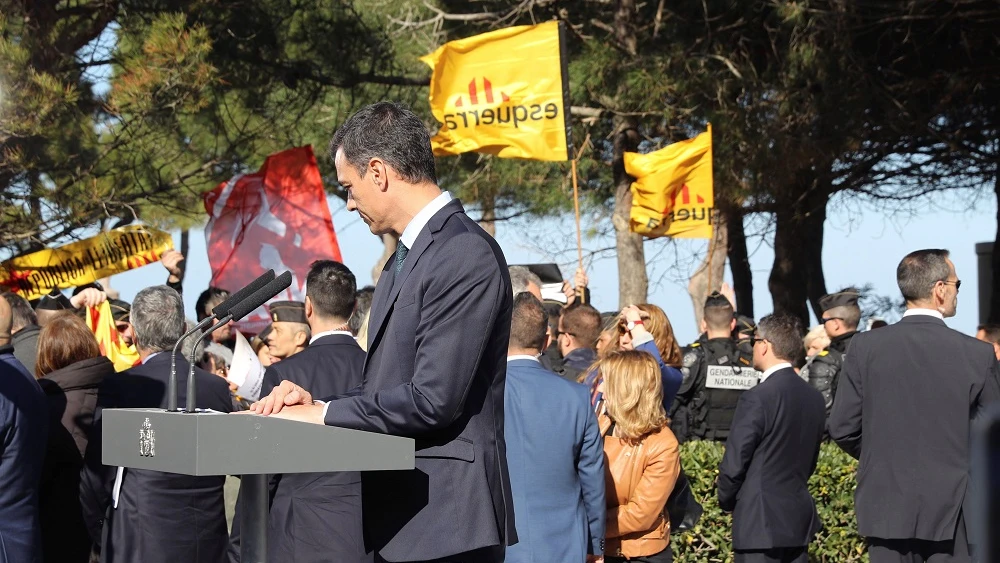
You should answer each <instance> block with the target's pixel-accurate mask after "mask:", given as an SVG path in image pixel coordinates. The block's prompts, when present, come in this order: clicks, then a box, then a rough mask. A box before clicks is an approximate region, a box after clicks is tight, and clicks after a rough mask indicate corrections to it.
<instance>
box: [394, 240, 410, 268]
mask: <svg viewBox="0 0 1000 563" xmlns="http://www.w3.org/2000/svg"><path fill="white" fill-rule="evenodd" d="M409 251H410V249H409V248H406V245H405V244H403V241H399V243H397V244H396V276H399V272H400V270H402V269H403V261H404V260H406V253H408V252H409Z"/></svg>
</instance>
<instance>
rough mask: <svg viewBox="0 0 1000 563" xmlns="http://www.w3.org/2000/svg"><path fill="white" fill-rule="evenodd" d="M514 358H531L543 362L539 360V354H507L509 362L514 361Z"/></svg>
mask: <svg viewBox="0 0 1000 563" xmlns="http://www.w3.org/2000/svg"><path fill="white" fill-rule="evenodd" d="M514 360H531V361H533V362H537V363H541V362H539V361H538V356H529V355H527V354H514V355H513V356H507V363H510V362H513V361H514Z"/></svg>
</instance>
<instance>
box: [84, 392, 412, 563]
mask: <svg viewBox="0 0 1000 563" xmlns="http://www.w3.org/2000/svg"><path fill="white" fill-rule="evenodd" d="M103 417H104V429H103V437H104V442H103V452H102V461H103V463H104V464H105V465H111V466H120V467H126V468H136V469H149V470H153V471H165V472H169V473H181V474H185V475H242V487H241V490H242V493H241V494H242V501H241V502H242V511H243V512H242V514H240V515H239V517H240V518H241V522H240V528H241V544H240V550H241V554H242V562H243V563H263V562H264V561H266V558H267V509H268V507H267V499H268V491H267V475H268V474H271V473H320V472H332V471H384V470H397V469H413V449H414V445H413V439H411V438H400V437H398V436H389V435H386V434H375V433H371V432H362V431H360V430H350V429H346V428H336V427H332V426H322V425H318V424H308V423H304V422H294V421H290V420H282V419H278V418H271V417H265V416H260V415H252V414H222V413H214V412H196V413H185V412H167V411H164V410H161V409H107V410H105V411H104V414H103Z"/></svg>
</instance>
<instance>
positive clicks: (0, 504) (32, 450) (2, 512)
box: [0, 299, 49, 563]
mask: <svg viewBox="0 0 1000 563" xmlns="http://www.w3.org/2000/svg"><path fill="white" fill-rule="evenodd" d="M11 321H12V315H11V310H10V306H9V305H8V304H7V301H6V300H5V299H0V563H36V562H37V561H41V560H42V556H41V554H42V550H41V544H40V540H41V536H40V532H39V528H38V479H39V476H40V475H41V474H42V461H43V460H44V458H45V442H46V440H47V439H48V420H49V419H48V407H47V406H46V403H45V394H44V393H42V388H41V387H39V386H38V382H36V381H35V378H34V377H33V376H32V375H31V374H29V373H28V370H26V369H24V366H23V365H21V362H19V361H17V359H16V358H15V357H14V347H13V346H11V345H10V325H11Z"/></svg>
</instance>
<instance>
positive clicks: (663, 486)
mask: <svg viewBox="0 0 1000 563" xmlns="http://www.w3.org/2000/svg"><path fill="white" fill-rule="evenodd" d="M598 370H599V371H600V373H601V375H603V379H604V381H603V383H601V387H602V389H601V392H602V393H603V404H602V405H600V406H599V411H598V412H599V416H598V422H599V424H600V428H601V433H602V435H604V453H605V455H606V456H607V465H606V469H605V487H606V493H605V498H606V503H607V509H608V512H607V531H606V533H605V535H606V537H607V540H606V544H605V550H604V553H605V560H606V561H607V562H608V563H618V562H621V561H630V562H632V561H638V562H642V563H670V562H672V561H673V553H672V552H671V550H670V520H669V517H668V515H667V513H666V511H665V510H664V505H665V504H666V502H667V498H668V497H669V496H670V492H671V491H672V490H673V488H674V483H676V481H677V476H678V474H679V472H680V455H679V452H678V446H677V438H675V437H674V434H673V432H671V431H670V428H669V427H668V425H667V415H666V413H665V412H664V410H663V401H662V396H663V385H662V378H661V376H660V366H659V365H658V364H657V362H656V360H655V359H654V358H653V357H652V356H651V355H650V354H648V353H646V352H641V351H636V350H630V351H623V352H616V353H613V354H611V355H609V356H608V357H606V358H604V359H602V360H600V361H599V362H598Z"/></svg>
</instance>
